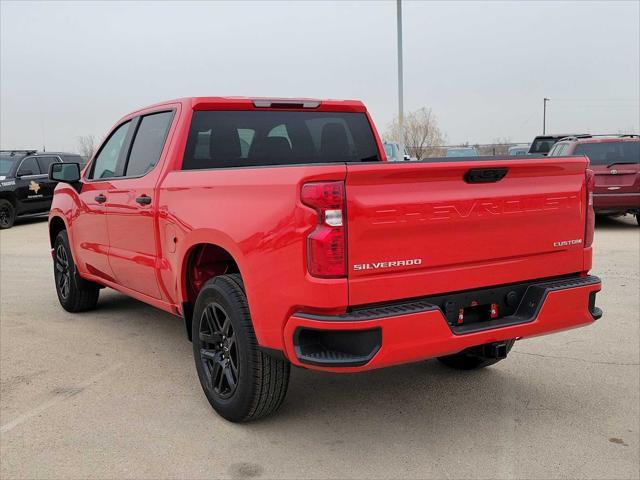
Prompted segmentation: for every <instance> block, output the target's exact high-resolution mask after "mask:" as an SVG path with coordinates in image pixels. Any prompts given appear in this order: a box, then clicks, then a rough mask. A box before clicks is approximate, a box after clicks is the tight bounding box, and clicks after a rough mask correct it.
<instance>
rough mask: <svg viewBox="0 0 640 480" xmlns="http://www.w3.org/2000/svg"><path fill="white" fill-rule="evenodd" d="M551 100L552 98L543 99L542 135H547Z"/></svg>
mask: <svg viewBox="0 0 640 480" xmlns="http://www.w3.org/2000/svg"><path fill="white" fill-rule="evenodd" d="M549 100H551V99H550V98H546V97H545V98H543V99H542V134H543V135H544V134H545V133H547V102H548V101H549Z"/></svg>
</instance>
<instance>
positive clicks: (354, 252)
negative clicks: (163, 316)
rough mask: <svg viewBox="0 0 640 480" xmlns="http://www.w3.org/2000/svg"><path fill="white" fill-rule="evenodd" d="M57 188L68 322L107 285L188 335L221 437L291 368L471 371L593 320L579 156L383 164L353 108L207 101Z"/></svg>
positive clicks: (159, 123)
mask: <svg viewBox="0 0 640 480" xmlns="http://www.w3.org/2000/svg"><path fill="white" fill-rule="evenodd" d="M50 176H51V178H52V179H54V180H55V181H58V182H61V183H60V184H59V185H58V187H57V188H56V191H55V195H54V200H53V205H52V208H51V214H50V217H49V229H50V238H51V246H52V255H53V259H54V274H55V283H56V289H57V294H58V298H59V300H60V303H61V304H62V306H63V307H64V308H65V309H66V310H68V311H70V312H79V311H83V310H88V309H91V308H94V307H95V306H96V304H97V301H98V295H99V291H100V289H101V288H103V287H110V288H114V289H116V290H118V291H120V292H122V293H124V294H126V295H130V296H132V297H134V298H137V299H139V300H142V301H144V302H147V303H149V304H151V305H154V306H156V307H158V308H161V309H163V310H166V311H168V312H171V313H173V314H175V315H177V316H180V317H182V318H184V321H185V324H186V329H187V334H188V336H189V338H190V339H192V342H193V353H194V357H195V363H196V369H197V373H198V377H199V379H200V382H201V384H202V388H203V390H204V393H205V394H206V396H207V398H208V400H209V402H210V403H211V405H212V406H213V408H214V409H215V410H216V411H217V412H218V413H219V414H220V415H222V416H223V417H224V418H226V419H228V420H231V421H246V420H251V419H255V418H259V417H261V416H264V415H267V414H269V413H271V412H273V411H274V410H276V409H277V408H278V407H279V406H280V404H281V403H282V401H283V399H284V396H285V393H286V390H287V384H288V381H289V370H290V365H291V364H294V365H296V366H299V367H305V368H309V369H315V370H325V371H331V372H359V371H363V370H369V369H373V368H380V367H386V366H390V365H397V364H402V363H407V362H415V361H419V360H424V359H428V358H434V357H437V358H438V359H440V360H441V361H442V363H444V364H445V365H447V366H450V367H453V368H458V369H465V370H469V369H475V368H480V367H484V366H487V365H490V364H493V363H495V362H497V361H499V360H501V359H503V358H505V357H506V355H507V353H508V352H509V350H510V349H511V347H512V346H513V343H514V341H515V340H518V339H521V338H526V337H531V336H536V335H542V334H546V333H551V332H555V331H559V330H565V329H569V328H573V327H579V326H583V325H588V324H590V323H592V322H593V321H594V320H595V319H597V318H599V317H600V316H601V314H602V312H601V311H600V309H599V308H597V307H596V306H595V296H596V293H597V292H598V291H599V290H600V287H601V284H600V280H599V279H598V278H597V277H594V276H590V275H588V271H589V269H590V268H591V255H592V247H591V243H592V240H593V228H594V212H593V208H592V205H591V198H592V193H591V190H592V188H593V175H592V173H591V172H590V171H589V170H588V169H587V160H586V159H585V158H584V157H583V156H579V157H569V158H546V157H527V158H526V159H523V158H518V159H512V158H510V157H494V158H492V157H473V158H455V157H454V158H442V159H429V161H422V162H406V163H397V162H387V161H386V157H385V154H384V149H383V145H382V143H381V141H380V138H379V137H378V134H377V132H376V129H375V128H374V125H373V123H372V121H371V118H370V117H369V115H368V113H367V110H366V108H365V107H364V105H363V104H362V103H361V102H358V101H336V100H329V101H325V100H323V101H319V100H310V99H300V100H283V99H261V98H258V99H250V98H220V97H207V98H186V99H181V100H176V101H171V102H166V103H162V104H158V105H154V106H152V107H149V108H145V109H142V110H138V111H136V112H133V113H131V114H130V115H127V116H125V117H124V118H122V119H121V120H120V121H119V122H118V123H117V124H116V126H115V127H114V128H113V129H112V130H111V132H110V133H109V135H108V136H107V137H106V140H105V141H104V142H103V144H102V146H101V147H100V149H99V150H98V151H97V153H96V155H95V156H94V158H93V159H92V160H91V162H90V163H89V164H88V166H87V167H86V168H84V170H83V171H82V172H80V168H79V167H78V166H77V165H75V164H54V165H53V166H52V167H51V170H50Z"/></svg>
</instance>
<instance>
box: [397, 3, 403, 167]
mask: <svg viewBox="0 0 640 480" xmlns="http://www.w3.org/2000/svg"><path fill="white" fill-rule="evenodd" d="M397 15H398V127H399V129H400V138H399V139H398V142H399V143H400V155H401V158H402V159H403V160H404V105H403V103H404V98H403V91H402V88H403V86H402V84H403V78H402V0H397Z"/></svg>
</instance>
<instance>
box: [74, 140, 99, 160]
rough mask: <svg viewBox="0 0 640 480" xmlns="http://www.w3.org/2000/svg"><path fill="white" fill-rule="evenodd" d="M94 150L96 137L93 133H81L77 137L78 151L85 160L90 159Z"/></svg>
mask: <svg viewBox="0 0 640 480" xmlns="http://www.w3.org/2000/svg"><path fill="white" fill-rule="evenodd" d="M95 151H96V139H95V137H94V136H93V135H82V136H80V137H78V153H79V154H80V156H82V157H84V158H85V160H86V161H89V160H91V157H93V154H94V153H95Z"/></svg>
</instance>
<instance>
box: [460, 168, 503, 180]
mask: <svg viewBox="0 0 640 480" xmlns="http://www.w3.org/2000/svg"><path fill="white" fill-rule="evenodd" d="M508 170H509V169H508V168H472V169H471V170H469V171H468V172H467V173H466V174H465V175H464V181H465V182H467V183H494V182H499V181H500V180H502V179H503V178H504V177H505V175H507V171H508Z"/></svg>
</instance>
